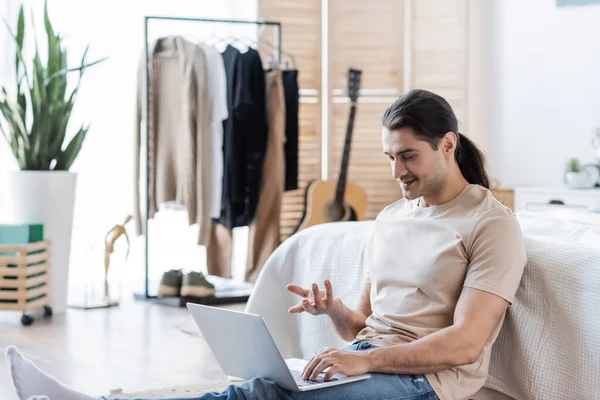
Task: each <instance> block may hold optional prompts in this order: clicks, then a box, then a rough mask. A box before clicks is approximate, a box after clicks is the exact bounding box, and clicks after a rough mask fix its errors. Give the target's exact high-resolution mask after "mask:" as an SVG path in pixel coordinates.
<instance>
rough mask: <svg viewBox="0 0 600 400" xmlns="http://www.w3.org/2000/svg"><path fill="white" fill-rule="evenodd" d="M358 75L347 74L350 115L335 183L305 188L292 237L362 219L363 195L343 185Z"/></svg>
mask: <svg viewBox="0 0 600 400" xmlns="http://www.w3.org/2000/svg"><path fill="white" fill-rule="evenodd" d="M361 73H362V71H360V70H356V69H349V70H348V96H349V97H350V115H349V116H348V127H347V129H346V141H345V143H344V153H343V156H342V163H341V166H340V173H339V176H338V179H337V181H335V180H327V181H322V180H313V181H311V182H310V183H309V184H308V185H307V187H306V189H305V193H304V210H303V215H302V218H301V220H300V224H299V225H298V226H297V227H296V230H295V231H294V233H296V232H298V231H300V230H302V229H305V228H308V227H310V226H314V225H318V224H324V223H328V222H340V221H360V220H362V219H364V216H365V211H366V209H367V193H366V192H365V190H364V189H363V188H362V187H361V186H359V185H357V184H353V183H347V182H346V181H347V178H348V163H349V161H350V147H351V143H352V132H353V130H354V119H355V116H356V103H357V101H358V94H359V90H360V79H361Z"/></svg>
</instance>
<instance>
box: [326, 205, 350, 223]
mask: <svg viewBox="0 0 600 400" xmlns="http://www.w3.org/2000/svg"><path fill="white" fill-rule="evenodd" d="M326 208H327V209H326V210H325V211H326V215H327V216H328V217H329V219H330V220H331V221H341V220H342V219H343V218H344V215H345V214H346V210H345V209H344V205H343V204H339V203H336V202H331V203H329V204H327V207H326Z"/></svg>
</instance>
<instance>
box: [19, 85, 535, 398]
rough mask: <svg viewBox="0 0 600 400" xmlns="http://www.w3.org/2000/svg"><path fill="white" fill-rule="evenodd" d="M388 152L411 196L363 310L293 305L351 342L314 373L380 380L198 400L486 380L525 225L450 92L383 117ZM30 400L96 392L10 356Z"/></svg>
mask: <svg viewBox="0 0 600 400" xmlns="http://www.w3.org/2000/svg"><path fill="white" fill-rule="evenodd" d="M382 120H383V121H382V122H383V130H382V145H383V152H384V154H385V155H386V156H387V157H388V158H389V161H390V166H391V169H392V174H393V177H394V179H396V180H397V181H398V183H399V184H400V186H401V187H402V191H403V193H404V198H403V199H401V200H399V201H397V202H396V203H394V204H392V205H390V206H388V207H386V208H385V209H384V210H383V211H382V212H381V213H380V214H379V216H378V217H377V220H376V222H375V229H374V233H373V236H372V237H371V239H370V240H369V243H368V245H367V258H366V260H367V273H366V276H365V283H364V288H363V290H362V293H361V294H360V296H361V297H360V304H359V307H358V309H356V310H350V309H349V308H347V307H346V306H345V305H344V304H343V302H342V301H341V300H340V299H339V298H337V297H335V296H334V294H333V288H332V286H331V283H330V282H329V281H325V283H324V284H325V287H324V290H320V289H319V287H318V285H317V284H313V285H312V287H311V288H301V287H299V286H297V285H288V290H290V291H291V292H293V293H296V294H297V295H299V296H301V297H302V300H301V301H300V303H299V304H298V305H296V306H294V307H292V308H291V309H290V312H292V313H300V312H307V313H310V314H313V315H328V316H329V317H330V318H331V320H332V321H333V324H334V325H335V328H336V330H337V332H338V333H339V335H340V336H341V337H342V338H343V339H345V340H347V341H349V342H351V343H350V344H349V345H348V346H347V347H346V348H344V349H325V350H323V351H321V352H320V353H319V354H317V355H315V356H314V357H313V358H312V359H311V360H310V362H309V363H308V364H307V366H306V368H305V370H304V372H303V376H304V378H305V379H315V378H316V377H317V376H318V375H319V374H320V373H322V372H325V373H326V377H327V378H330V377H331V376H332V375H333V374H334V373H342V374H346V375H360V374H363V373H367V372H370V373H371V374H372V376H371V378H370V379H366V380H363V381H359V382H354V383H348V384H344V385H340V386H334V387H329V388H324V389H319V390H315V391H312V392H290V391H287V390H284V389H282V388H281V387H279V386H278V385H276V384H275V383H273V382H270V381H267V380H264V379H253V380H250V381H248V382H245V383H243V384H241V385H239V386H230V387H228V388H227V389H226V391H224V392H223V393H220V394H218V393H208V394H205V395H203V396H201V397H199V399H201V400H209V399H271V398H273V399H344V400H349V399H366V398H369V399H391V398H393V399H416V398H418V399H422V400H425V399H438V398H439V399H443V400H456V399H468V398H470V397H471V396H472V395H473V394H475V393H476V392H477V391H478V390H479V389H480V388H481V387H482V386H483V384H484V382H485V380H486V377H487V372H488V365H489V362H490V355H491V349H492V344H493V343H494V341H495V340H496V337H497V335H498V332H499V330H500V327H501V325H502V322H503V320H504V315H505V312H506V310H507V308H508V307H509V305H510V304H511V302H512V301H513V299H514V295H515V293H516V291H517V288H518V286H519V283H520V281H521V276H522V273H523V268H524V266H525V262H526V254H525V246H524V242H523V237H522V234H521V231H520V228H519V224H518V222H517V220H516V218H515V217H514V215H513V213H512V212H511V210H509V209H508V208H506V207H504V206H503V205H501V204H500V203H499V202H498V201H496V200H495V199H494V198H493V196H492V194H491V192H490V191H489V190H488V186H489V182H488V177H487V174H486V172H485V169H484V159H483V156H482V154H481V152H480V151H479V150H478V149H477V147H476V146H475V144H473V143H472V142H471V141H470V140H469V139H468V138H467V137H465V136H464V135H462V134H461V133H459V132H458V123H457V119H456V116H455V115H454V112H453V111H452V108H451V107H450V105H449V104H448V102H447V101H446V100H444V99H443V98H442V97H440V96H438V95H436V94H434V93H431V92H428V91H425V90H414V91H411V92H408V93H406V94H405V95H403V96H401V97H399V98H398V99H397V100H396V101H395V102H394V103H393V104H392V105H391V106H390V107H389V108H388V109H387V110H386V111H385V112H384V114H383V118H382ZM7 356H8V360H9V363H10V365H11V372H12V376H13V379H14V381H15V387H16V388H17V392H18V393H19V396H20V399H22V400H24V399H26V398H28V397H29V396H32V395H47V396H48V397H49V398H50V399H61V400H62V399H68V400H84V399H92V398H91V397H87V396H85V395H82V394H79V393H76V392H73V391H71V390H70V389H68V388H66V387H64V386H62V385H60V384H59V383H57V382H56V381H54V380H53V379H52V378H50V377H48V376H47V375H44V374H43V373H42V372H41V371H39V370H37V368H35V367H34V366H33V365H32V364H31V363H30V362H29V361H28V360H26V359H24V358H22V357H21V356H20V354H19V353H18V352H17V351H16V349H14V348H10V349H9V350H8V351H7Z"/></svg>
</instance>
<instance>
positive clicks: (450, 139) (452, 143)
mask: <svg viewBox="0 0 600 400" xmlns="http://www.w3.org/2000/svg"><path fill="white" fill-rule="evenodd" d="M456 141H457V135H456V133H454V132H446V134H445V135H444V137H443V138H442V141H441V143H440V149H441V150H442V151H443V152H444V153H445V154H451V153H454V151H455V150H456Z"/></svg>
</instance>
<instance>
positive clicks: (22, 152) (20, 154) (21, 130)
mask: <svg viewBox="0 0 600 400" xmlns="http://www.w3.org/2000/svg"><path fill="white" fill-rule="evenodd" d="M2 93H3V94H4V97H3V98H2V99H1V100H0V113H1V114H2V116H3V117H4V119H5V121H6V122H7V124H8V127H9V132H10V147H11V150H12V152H13V155H14V156H15V158H16V160H17V162H18V163H19V166H20V167H21V166H27V163H28V157H27V151H26V150H27V148H26V147H27V145H28V137H27V131H26V130H25V125H24V122H23V121H22V120H21V114H20V112H19V110H18V106H15V105H14V104H11V103H10V102H9V101H8V100H7V97H6V88H4V87H3V88H2ZM3 130H4V129H3Z"/></svg>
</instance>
